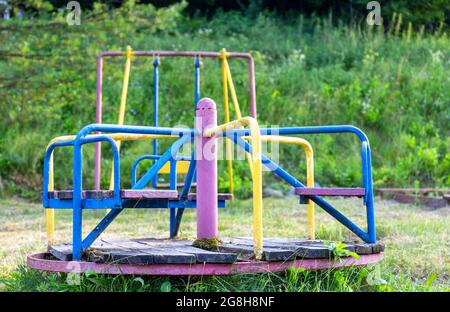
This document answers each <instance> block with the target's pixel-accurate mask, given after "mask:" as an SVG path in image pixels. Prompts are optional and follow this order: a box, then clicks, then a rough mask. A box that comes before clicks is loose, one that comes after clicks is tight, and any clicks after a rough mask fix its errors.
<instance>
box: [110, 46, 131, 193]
mask: <svg viewBox="0 0 450 312" xmlns="http://www.w3.org/2000/svg"><path fill="white" fill-rule="evenodd" d="M132 55H133V51H132V49H131V47H130V46H127V50H126V52H125V56H126V58H127V60H126V62H125V72H124V74H123V83H122V96H121V98H120V109H119V120H118V121H117V124H118V125H123V123H124V121H125V109H126V107H127V93H128V82H129V80H130V70H131V56H132ZM120 143H121V141H120V140H118V141H117V148H118V149H119V151H120ZM109 189H110V190H112V189H114V168H111V179H110V180H109Z"/></svg>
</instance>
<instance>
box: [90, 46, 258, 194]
mask: <svg viewBox="0 0 450 312" xmlns="http://www.w3.org/2000/svg"><path fill="white" fill-rule="evenodd" d="M129 53H131V55H132V56H133V57H153V58H154V61H153V66H154V74H153V75H154V83H153V88H154V92H153V106H154V112H155V113H154V120H153V121H154V123H153V125H154V126H155V127H158V116H157V115H158V104H159V103H158V99H159V97H158V93H159V88H158V83H159V71H158V67H159V58H162V57H193V58H195V60H194V66H195V88H194V101H195V106H196V103H197V102H198V101H199V99H200V66H201V62H200V58H220V57H221V56H222V54H221V53H220V52H201V51H198V52H195V51H158V50H155V51H131V50H130V52H129ZM124 55H125V56H126V52H123V51H105V52H101V53H100V54H99V55H98V57H97V84H96V89H97V90H96V114H95V116H96V119H95V120H96V123H97V124H101V123H102V103H103V60H104V58H106V57H123V56H124ZM227 57H228V58H242V59H246V60H247V62H248V74H249V93H250V115H251V116H252V117H254V118H256V114H257V112H256V84H255V64H254V61H253V57H252V56H251V54H249V53H238V52H227ZM157 144H158V143H157V140H155V141H154V143H153V152H154V155H157V150H158V147H157ZM100 163H101V145H100V142H98V143H96V145H95V176H94V188H95V189H100V171H101V169H100ZM194 179H195V177H194ZM156 184H157V177H155V178H154V180H153V186H154V187H156Z"/></svg>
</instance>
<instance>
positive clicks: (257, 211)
mask: <svg viewBox="0 0 450 312" xmlns="http://www.w3.org/2000/svg"><path fill="white" fill-rule="evenodd" d="M246 126H247V127H249V128H250V134H251V136H250V141H251V144H252V157H251V162H250V167H251V168H252V169H253V174H252V179H253V186H252V190H253V252H254V254H255V258H256V259H258V260H261V259H262V252H263V199H262V164H261V133H260V130H259V125H258V122H257V121H256V119H255V118H253V117H244V118H241V119H238V120H234V121H231V122H228V123H225V124H223V125H220V126H217V127H214V128H211V129H207V130H206V131H205V132H204V133H203V135H204V136H205V137H212V136H217V135H219V134H221V133H223V132H225V131H227V130H231V129H239V128H241V127H246Z"/></svg>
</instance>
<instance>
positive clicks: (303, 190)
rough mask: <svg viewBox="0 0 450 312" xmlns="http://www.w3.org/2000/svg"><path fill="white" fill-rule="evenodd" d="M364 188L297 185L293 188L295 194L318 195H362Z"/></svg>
mask: <svg viewBox="0 0 450 312" xmlns="http://www.w3.org/2000/svg"><path fill="white" fill-rule="evenodd" d="M365 193H366V190H365V189H364V188H361V187H355V188H344V187H298V188H296V189H295V194H297V195H318V196H356V197H363V196H364V194H365Z"/></svg>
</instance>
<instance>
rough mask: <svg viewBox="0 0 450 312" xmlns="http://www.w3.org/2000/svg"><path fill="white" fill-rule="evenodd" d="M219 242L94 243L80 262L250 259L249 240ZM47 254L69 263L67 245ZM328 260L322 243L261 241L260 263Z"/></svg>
mask: <svg viewBox="0 0 450 312" xmlns="http://www.w3.org/2000/svg"><path fill="white" fill-rule="evenodd" d="M222 241H223V244H222V245H221V246H220V247H219V248H218V250H216V251H210V250H204V249H200V248H196V247H193V246H192V243H193V242H192V241H189V240H165V239H154V238H142V239H128V240H98V241H97V242H95V243H94V244H93V245H92V247H91V248H89V249H88V250H87V251H86V252H85V254H84V255H83V260H84V261H88V262H94V263H115V264H145V265H148V264H196V263H204V264H205V263H211V264H212V263H222V264H225V263H228V264H231V263H237V262H241V261H252V260H254V259H253V240H252V238H249V237H235V238H224V239H222ZM346 244H347V247H346V249H348V250H349V251H353V252H356V253H357V254H359V255H372V254H378V253H381V252H382V251H383V250H384V246H383V245H382V244H380V243H377V244H366V243H359V242H348V243H346ZM48 252H49V253H50V254H51V255H52V256H53V257H55V258H57V259H58V260H61V261H70V260H71V245H70V244H61V245H53V246H50V247H49V250H48ZM331 258H333V252H332V250H331V248H330V247H329V245H327V244H325V243H324V242H322V241H308V240H302V239H284V238H267V239H265V240H264V251H263V260H264V261H267V262H277V261H291V260H296V259H331Z"/></svg>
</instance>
